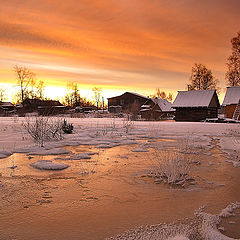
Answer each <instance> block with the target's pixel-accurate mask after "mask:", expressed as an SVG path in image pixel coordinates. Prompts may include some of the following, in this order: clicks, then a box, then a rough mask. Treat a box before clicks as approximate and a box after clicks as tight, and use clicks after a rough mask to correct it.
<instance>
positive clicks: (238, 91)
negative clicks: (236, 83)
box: [222, 87, 240, 120]
mask: <svg viewBox="0 0 240 240" xmlns="http://www.w3.org/2000/svg"><path fill="white" fill-rule="evenodd" d="M222 107H223V109H224V115H225V117H226V118H233V119H235V120H240V87H227V92H226V94H225V97H224V100H223V103H222Z"/></svg>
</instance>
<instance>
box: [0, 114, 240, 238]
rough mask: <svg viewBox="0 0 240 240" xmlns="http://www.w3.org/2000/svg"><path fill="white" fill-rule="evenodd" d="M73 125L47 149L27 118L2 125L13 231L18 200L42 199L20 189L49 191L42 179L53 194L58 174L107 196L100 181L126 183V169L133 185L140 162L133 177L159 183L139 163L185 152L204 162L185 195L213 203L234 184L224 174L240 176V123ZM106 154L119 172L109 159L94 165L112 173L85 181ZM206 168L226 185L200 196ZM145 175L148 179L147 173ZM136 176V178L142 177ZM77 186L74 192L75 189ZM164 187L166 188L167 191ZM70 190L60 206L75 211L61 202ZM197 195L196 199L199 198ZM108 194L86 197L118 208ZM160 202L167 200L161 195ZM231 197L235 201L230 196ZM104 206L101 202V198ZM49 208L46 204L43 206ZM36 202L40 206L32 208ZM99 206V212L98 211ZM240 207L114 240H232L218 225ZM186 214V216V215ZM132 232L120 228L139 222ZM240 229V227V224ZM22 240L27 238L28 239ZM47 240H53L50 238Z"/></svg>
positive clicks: (1, 177) (97, 121)
mask: <svg viewBox="0 0 240 240" xmlns="http://www.w3.org/2000/svg"><path fill="white" fill-rule="evenodd" d="M65 119H66V120H67V122H69V123H72V124H73V126H74V130H73V133H72V134H64V138H63V139H62V140H59V141H44V146H43V147H41V146H39V144H37V143H36V142H34V141H33V139H32V138H31V136H30V135H29V134H28V132H27V130H26V128H24V126H23V125H24V123H26V119H25V118H19V117H4V118H0V123H1V124H0V161H2V162H4V161H5V162H7V161H8V162H10V163H9V164H10V165H8V166H7V165H6V163H4V164H2V165H1V164H0V170H1V171H2V172H1V174H0V190H2V194H3V195H2V197H3V200H4V201H3V203H5V204H7V206H8V208H9V209H4V205H3V206H2V205H1V207H2V216H4V217H5V218H4V219H5V221H6V224H3V225H4V226H5V227H6V225H8V223H9V221H10V222H11V221H13V220H11V218H9V214H8V213H10V212H11V208H12V209H14V210H12V212H11V213H13V212H15V213H16V212H18V211H20V209H19V207H17V203H15V202H14V201H15V200H14V199H18V197H19V196H20V197H22V196H24V198H29V199H30V198H32V199H34V196H32V193H30V192H26V189H25V188H21V187H20V186H21V185H22V184H25V185H26V186H28V185H29V184H30V185H31V184H32V183H33V182H34V184H35V182H37V183H36V185H34V186H38V187H39V186H40V185H41V181H45V179H47V180H48V183H49V184H50V185H51V188H53V186H52V184H53V181H56V176H57V177H58V178H57V179H64V180H65V182H66V184H67V181H71V179H74V181H75V180H76V181H77V182H78V183H79V182H80V181H88V183H89V186H92V185H93V189H95V188H96V189H97V190H98V191H99V192H100V190H99V189H98V188H97V187H96V186H97V182H98V181H99V183H100V182H101V181H103V183H104V184H105V185H104V186H111V184H110V185H108V184H109V181H108V179H107V176H108V177H109V178H110V176H111V174H113V172H114V170H116V169H117V171H119V173H118V174H119V176H120V177H122V176H121V175H120V173H122V172H121V171H122V169H125V170H124V172H123V173H122V174H124V177H122V179H124V181H125V182H126V181H127V182H128V181H129V179H127V174H128V166H129V168H131V167H130V165H131V164H133V163H134V164H135V163H136V165H134V164H133V165H132V169H133V170H131V171H130V172H129V176H132V175H133V174H135V175H139V176H137V177H138V179H139V178H142V179H146V178H147V179H148V177H149V179H152V177H153V176H152V175H151V174H152V173H151V172H150V171H148V170H150V169H145V170H146V171H145V172H144V171H143V170H144V169H142V168H141V166H140V167H139V168H138V165H137V164H138V162H137V160H138V159H141V158H143V157H146V158H148V156H150V155H148V154H151V153H152V152H155V151H160V152H161V151H165V150H168V151H171V152H176V151H177V152H180V153H181V154H185V155H186V154H188V155H189V156H196V159H197V160H196V159H195V160H194V161H192V162H191V164H193V165H194V167H193V170H192V172H191V173H192V175H194V178H195V179H194V180H195V183H194V185H193V186H192V185H190V187H189V185H187V186H188V187H187V189H185V190H184V191H188V192H189V194H192V195H194V191H195V189H196V191H200V192H201V191H203V194H204V191H210V195H209V198H211V196H214V195H212V192H211V191H218V190H215V189H218V187H219V186H222V188H225V189H227V188H228V186H225V183H224V184H221V181H223V180H224V176H221V171H223V170H222V169H226V174H227V172H229V171H233V172H234V174H235V175H236V173H237V171H239V169H240V168H239V169H238V167H240V158H239V155H240V154H239V153H240V125H239V124H218V123H186V122H182V123H180V122H171V121H169V122H142V121H135V122H133V121H129V120H126V119H120V118H67V117H66V118H65ZM30 121H34V118H32V119H30ZM51 121H53V122H54V121H59V118H52V119H51ZM61 121H62V119H61ZM66 146H68V147H66ZM77 146H81V147H82V148H83V149H84V150H81V151H80V152H78V151H75V148H76V147H77ZM63 147H64V148H63ZM114 149H115V150H114ZM114 151H122V152H114ZM216 151H217V153H216ZM19 154H20V155H19ZM21 154H22V155H21ZM104 154H105V155H106V156H110V157H106V162H107V161H108V162H109V161H110V160H111V157H112V156H113V154H117V155H116V156H118V158H115V157H114V158H113V157H112V159H114V160H113V162H111V163H110V162H109V165H111V164H112V165H111V166H113V168H112V169H110V170H109V169H107V170H106V169H104V167H105V168H107V167H106V166H107V165H108V163H106V162H101V161H100V162H96V163H94V164H95V165H99V169H100V170H99V172H101V171H105V173H104V174H103V175H99V176H98V177H95V178H94V177H93V178H92V179H91V178H87V180H86V179H82V178H84V177H85V175H84V174H87V175H89V173H90V171H88V169H87V168H90V167H89V164H92V163H91V161H92V160H94V161H95V160H96V159H97V158H99V157H100V158H101V157H103V156H104ZM111 154H112V155H111ZM161 154H162V153H161ZM204 154H205V156H206V159H210V160H207V162H201V161H202V160H201V159H202V157H200V160H199V159H198V157H197V156H203V155H204ZM18 156H19V159H20V158H22V160H19V161H18V160H17V159H16V158H17V157H18ZM25 156H26V157H27V156H28V159H29V160H30V163H29V164H25V162H24V161H26V160H24V159H25ZM51 156H52V157H51ZM161 156H162V155H160V157H159V158H161ZM214 156H217V157H219V159H221V164H220V160H219V165H218V159H217V157H214ZM45 157H46V159H45ZM211 157H212V158H211ZM109 158H110V160H109ZM6 159H7V160H6ZM211 159H212V160H211ZM31 160H32V161H31ZM83 161H84V164H87V165H84V167H83V165H82V164H83ZM96 161H97V160H96ZM160 161H161V159H160ZM214 161H215V162H214ZM21 164H22V165H21ZM24 164H25V165H24ZM121 164H122V165H121ZM199 164H200V167H198V165H199ZM204 164H205V165H206V169H207V170H206V172H208V169H209V171H211V168H212V169H213V170H212V171H213V173H212V172H210V173H209V175H208V177H209V176H210V178H211V174H213V175H214V171H215V170H216V174H215V178H216V179H219V181H220V183H219V184H215V185H214V187H211V190H209V189H210V188H209V187H207V188H206V187H205V189H207V190H197V189H200V187H199V186H200V185H201V184H202V185H204V184H205V183H204V184H203V183H202V182H203V180H202V179H203V175H204V171H205V170H204V169H205V168H204V167H205V165H204ZM18 165H19V166H18ZM80 165H81V169H82V171H80V172H77V171H78V170H79V169H80V167H79V166H80ZM95 165H94V166H95ZM92 166H93V165H92ZM92 166H91V167H92ZM35 167H36V168H38V169H48V170H52V169H64V170H62V171H61V172H60V173H54V174H52V175H51V174H50V175H47V174H45V173H44V174H42V172H41V171H43V172H44V170H34V168H35ZM78 167H79V168H78ZM148 167H149V166H148V165H147V164H146V166H144V168H148ZM7 168H8V169H9V168H11V171H12V170H14V173H12V172H11V174H12V175H11V177H13V178H14V176H15V178H16V179H15V184H16V185H15V186H14V182H12V178H11V177H10V178H9V176H8V173H9V172H8V170H5V169H7ZM74 168H75V170H74ZM134 168H135V169H134ZM198 168H199V169H200V168H201V171H202V172H200V173H199V172H198ZM76 169H77V170H76ZM102 169H103V170H102ZM138 169H139V170H138ZM219 169H220V170H219ZM34 171H36V172H34ZM37 171H40V172H37ZM95 171H96V170H95V167H94V168H93V167H92V168H91V172H92V173H93V172H95ZM132 171H133V172H132ZM141 171H142V172H141ZM167 171H168V170H167ZM199 171H200V170H199ZM224 171H225V170H224ZM140 172H141V174H142V175H141V174H140ZM218 173H219V175H218ZM34 174H36V175H34ZM64 174H65V175H64ZM77 174H79V176H77ZM135 175H134V177H136V176H135ZM140 175H141V176H140ZM223 175H224V174H223ZM229 175H230V174H229ZM229 175H226V176H227V178H228V179H227V181H228V182H229V183H231V179H230V178H229ZM96 176H97V175H96ZM154 176H156V175H154ZM199 176H200V177H201V184H200V180H199V178H200V177H199ZM158 177H159V176H158ZM163 177H165V176H163ZM125 178H126V179H127V180H126V179H125ZM206 178H207V177H206ZM17 179H21V182H17ZM69 179H70V180H69ZM100 179H101V181H100ZM236 179H237V180H239V182H240V177H239V178H238V177H236ZM39 181H40V182H39ZM51 181H52V183H51ZM76 181H75V182H76ZM111 181H113V177H112V176H111ZM138 181H139V180H138ZM204 181H205V180H204ZM214 181H215V179H214ZM160 182H161V181H160ZM228 182H227V183H228ZM155 183H157V184H159V181H158V179H157V180H156V179H155ZM227 183H226V184H227ZM18 184H19V188H20V191H18V192H17V189H15V188H16V187H17V186H18ZM39 184H40V185H39ZM61 184H62V183H61ZM74 184H75V183H74ZM124 184H125V183H124ZM146 184H149V180H146V181H145V182H144V185H143V186H142V188H143V191H148V190H146V189H145V190H144V188H146ZM151 184H152V183H151ZM211 184H212V183H211ZM50 185H47V186H46V188H47V187H49V186H50ZM136 185H137V188H138V191H139V194H140V192H141V187H140V185H138V184H136ZM160 185H161V184H160ZM160 185H156V184H155V186H157V187H160ZM205 185H206V184H205ZM208 185H210V183H209V182H208ZM230 185H231V184H230ZM57 186H58V185H57ZM59 186H60V185H59ZM61 186H62V185H61ZM123 186H125V185H123ZM144 186H145V187H144ZM147 186H148V185H147ZM149 186H150V185H149ZM212 186H213V184H212ZM31 187H33V185H31ZM128 187H130V189H131V186H130V185H128ZM134 187H136V186H134ZM139 187H140V188H139ZM234 187H235V185H234V186H233V189H234ZM69 188H71V187H70V186H69ZM109 188H110V187H105V188H104V187H102V190H101V191H102V192H103V191H105V190H106V191H110V190H109ZM160 188H161V189H162V185H161V187H160ZM29 189H30V188H29ZM72 189H73V191H76V188H74V187H73V186H72ZM96 189H95V190H96ZM97 190H96V192H97ZM21 191H22V192H21ZM35 191H36V189H35ZM62 191H63V190H62V189H61V190H60V189H59V190H58V191H57V190H56V192H55V194H56V196H55V199H58V201H59V202H58V204H59V205H61V207H63V209H67V208H69V202H67V200H63V199H62V200H61V197H60V196H59V193H60V192H61V193H62ZM111 191H112V192H116V194H117V191H118V189H114V190H111ZM111 191H110V192H111ZM119 191H121V188H119ZM129 191H130V192H131V191H133V190H129ZM134 191H135V190H134ZM151 191H152V193H155V192H158V190H156V189H155V187H154V188H152V187H151ZM164 191H165V190H164ZM167 191H168V190H167ZM171 191H172V190H171ZM177 191H178V192H179V191H182V190H180V189H178V190H177ZM191 191H192V192H193V193H191ZM38 192H39V191H36V192H35V194H36V195H37V193H38ZM45 192H47V191H45ZM102 192H101V193H98V194H97V193H96V195H97V197H95V198H94V197H88V198H87V197H86V199H88V200H89V199H91V200H93V199H97V198H99V196H100V198H101V197H102V198H103V199H106V201H107V202H108V204H109V203H111V204H113V205H114V204H115V203H114V201H113V200H109V199H108V198H107V197H106V196H107V193H106V194H105V195H104V196H103V195H101V194H103V193H102ZM71 194H73V193H71ZM79 194H80V193H79ZM81 194H83V196H84V194H87V192H83V193H81ZM129 194H130V195H131V194H132V193H129ZM144 194H145V193H144ZM167 194H169V193H167ZM171 194H173V195H174V194H176V193H172V192H171V193H170V195H171ZM73 195H74V194H73ZM170 195H169V196H170ZM79 196H80V195H77V197H76V198H78V197H79ZM171 196H172V195H171ZM238 196H239V195H236V197H235V196H234V193H232V195H231V196H230V197H229V199H231V201H232V200H234V202H237V201H240V199H238ZM8 197H9V199H8ZM20 197H19V198H20ZM157 197H159V196H158V195H157ZM181 197H183V196H181ZM118 198H119V199H121V196H118ZM152 198H153V199H154V196H152ZM214 198H216V196H214ZM20 199H22V198H20ZM46 199H47V200H48V198H47V197H45V200H46ZM67 199H68V198H67ZM73 199H74V201H76V199H75V198H73ZM73 199H71V201H73ZM148 199H150V200H151V201H152V199H151V195H150V196H148ZM183 199H184V197H183ZM226 199H228V197H227V198H226ZM98 201H99V202H101V201H100V200H98ZM104 201H105V200H103V201H102V202H101V203H102V204H101V206H102V205H104V204H103V202H104ZM119 201H120V200H119ZM137 201H139V200H137ZM146 201H148V200H146ZM161 201H162V200H161ZM206 201H208V200H206ZM28 202H30V200H28ZM45 202H49V203H50V202H51V201H49V200H48V201H45ZM45 202H44V201H42V202H41V204H42V203H45ZM13 203H15V206H14V207H13V206H12V205H13ZM230 203H231V202H228V204H230ZM31 204H33V203H32V202H31ZM52 204H53V203H52ZM96 204H97V203H96ZM141 204H142V203H141ZM33 205H34V204H33ZM5 206H6V205H5ZM34 206H35V205H34ZM37 206H38V208H41V207H42V205H37ZM125 206H127V203H125ZM148 206H149V205H148ZM219 206H222V208H223V203H219ZM225 206H226V203H225ZM55 207H56V205H52V208H55ZM95 207H97V205H96V206H95ZM199 207H200V206H199ZM207 207H208V206H207ZM238 207H239V203H235V204H232V205H229V207H228V208H226V209H225V210H224V211H223V212H220V213H217V212H215V215H214V214H206V213H204V212H203V211H202V210H201V211H200V210H199V211H198V212H197V213H196V214H195V217H194V218H193V219H190V220H187V221H182V222H180V223H174V224H162V223H160V224H159V225H152V226H147V227H141V228H137V229H136V230H132V231H129V232H126V233H124V234H122V235H119V236H117V237H115V238H113V239H175V240H177V239H204V240H205V239H209V240H213V239H214V240H215V239H224V240H225V239H231V238H228V237H226V236H225V235H224V232H223V231H222V233H223V234H222V233H220V231H219V230H218V227H219V223H220V220H221V219H222V218H224V217H229V216H230V215H231V214H232V212H233V210H235V209H237V208H238ZM24 208H26V209H28V210H29V211H30V209H32V208H31V207H30V204H29V205H28V206H26V205H24ZM48 208H49V207H48ZM89 208H90V209H91V206H89ZM98 208H100V209H101V207H100V206H98ZM35 209H36V206H35ZM190 209H192V208H190ZM217 209H218V211H220V210H221V209H219V208H217ZM45 210H47V209H45ZM48 210H49V209H48ZM195 210H196V209H195ZM21 211H22V210H21ZM32 211H33V212H34V211H35V210H32ZM42 211H44V209H42ZM88 211H89V209H88ZM189 211H191V210H189ZM139 212H141V211H139ZM26 214H27V213H26ZM7 215H8V216H7ZM135 215H136V214H135ZM171 215H174V214H173V213H171ZM183 216H185V215H184V214H183ZM28 217H29V216H28ZM7 219H8V220H7ZM171 219H174V218H171ZM176 219H177V218H176ZM14 222H17V221H15V220H14ZM70 222H71V221H70ZM128 222H131V220H128ZM143 222H146V223H149V224H151V223H152V221H151V220H149V221H147V220H144V221H143ZM193 225H194V227H193ZM124 226H125V224H122V227H121V228H119V229H120V230H121V232H123V231H124V230H128V229H129V227H130V228H133V227H134V226H132V225H131V224H130V225H127V226H126V228H124ZM137 226H138V225H136V226H135V227H137ZM235 226H240V222H237V223H236V224H235ZM95 227H96V228H98V226H95ZM10 229H11V231H12V228H9V231H10ZM220 229H221V228H220ZM18 231H20V230H18ZM96 231H97V230H96ZM99 231H100V230H99ZM101 231H102V230H101ZM7 232H8V231H7V230H5V231H4V229H1V228H0V236H1V233H2V234H4V235H3V236H4V237H5V238H0V239H11V237H10V238H7V237H6V234H8V233H7ZM107 233H108V234H107ZM113 233H114V235H115V233H120V232H119V231H117V230H116V229H114V230H113V231H110V230H108V231H106V235H105V237H107V236H109V234H113ZM235 233H236V230H235ZM94 234H95V233H93V234H92V235H91V236H90V237H89V236H88V237H89V238H88V239H101V238H98V237H96V238H94V237H93V236H94ZM238 234H239V235H240V230H239V231H238ZM16 236H18V235H17V234H16V235H15V237H16ZM19 236H22V235H21V234H20V235H19ZM29 236H31V234H29ZM51 236H55V235H51ZM86 236H87V235H86ZM101 236H104V234H101ZM110 236H111V235H110ZM110 236H109V237H110ZM13 239H14V234H13ZM16 239H23V238H21V237H19V238H16ZM36 239H37V238H36ZM39 239H41V237H39ZM45 239H47V238H46V237H45ZM49 239H50V238H49ZM58 239H59V238H58ZM71 239H83V238H77V237H76V236H72V237H71ZM84 239H87V237H85V238H84Z"/></svg>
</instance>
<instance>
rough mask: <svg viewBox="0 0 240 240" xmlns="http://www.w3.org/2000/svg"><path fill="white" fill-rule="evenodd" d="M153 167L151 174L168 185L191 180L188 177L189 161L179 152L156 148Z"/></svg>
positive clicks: (182, 183)
mask: <svg viewBox="0 0 240 240" xmlns="http://www.w3.org/2000/svg"><path fill="white" fill-rule="evenodd" d="M153 167H154V168H153V175H154V176H155V177H156V178H160V180H161V181H163V182H164V183H168V184H170V185H184V184H185V183H186V182H187V181H189V180H193V179H192V178H190V177H189V171H190V165H189V161H188V160H187V159H186V157H185V155H184V154H181V153H176V152H169V151H159V150H156V151H155V154H154V159H153Z"/></svg>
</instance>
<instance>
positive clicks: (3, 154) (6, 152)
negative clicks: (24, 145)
mask: <svg viewBox="0 0 240 240" xmlns="http://www.w3.org/2000/svg"><path fill="white" fill-rule="evenodd" d="M11 154H12V153H10V152H8V151H0V158H5V157H8V156H10V155H11Z"/></svg>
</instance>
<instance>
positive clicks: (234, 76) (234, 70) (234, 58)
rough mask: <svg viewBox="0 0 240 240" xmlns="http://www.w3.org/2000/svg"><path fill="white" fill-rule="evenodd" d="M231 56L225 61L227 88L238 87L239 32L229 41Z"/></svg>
mask: <svg viewBox="0 0 240 240" xmlns="http://www.w3.org/2000/svg"><path fill="white" fill-rule="evenodd" d="M231 44H232V54H231V55H230V56H229V58H228V60H227V68H228V70H227V73H226V80H227V86H229V87H233V86H240V32H238V33H237V36H236V37H233V38H232V39H231Z"/></svg>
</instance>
